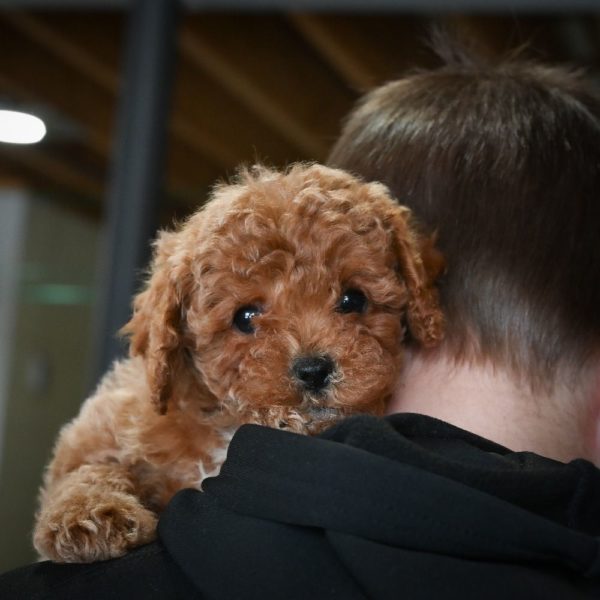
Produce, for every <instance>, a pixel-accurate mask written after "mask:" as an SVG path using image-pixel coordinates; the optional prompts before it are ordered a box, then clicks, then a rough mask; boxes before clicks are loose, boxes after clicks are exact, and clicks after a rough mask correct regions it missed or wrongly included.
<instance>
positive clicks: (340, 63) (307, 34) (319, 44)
mask: <svg viewBox="0 0 600 600" xmlns="http://www.w3.org/2000/svg"><path fill="white" fill-rule="evenodd" d="M289 18H290V21H291V22H292V23H293V24H294V26H295V27H296V29H297V30H298V31H299V32H300V33H301V34H302V35H303V36H304V38H305V39H306V41H307V42H308V43H309V44H310V45H311V46H313V47H314V48H315V49H316V50H317V51H318V52H319V53H320V54H321V55H322V56H323V59H324V60H325V61H327V62H328V63H329V64H330V65H331V66H332V68H333V69H334V70H335V71H336V72H337V73H338V74H339V75H340V77H341V78H342V79H343V80H344V81H346V82H347V83H348V85H349V86H350V87H352V88H353V89H355V90H357V91H359V92H363V91H365V90H368V89H370V88H371V87H373V86H374V85H375V84H376V83H377V82H376V78H375V75H374V73H373V71H372V70H371V69H369V67H368V65H367V64H365V63H364V61H363V60H362V59H361V56H360V53H359V52H356V45H355V42H356V40H350V39H349V35H348V32H347V33H346V36H344V37H341V36H340V35H339V34H338V35H336V33H337V32H336V30H335V27H332V26H331V25H332V23H331V21H328V20H327V19H326V18H324V17H322V16H318V15H314V14H300V13H297V14H292V15H290V17H289Z"/></svg>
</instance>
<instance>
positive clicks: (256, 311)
mask: <svg viewBox="0 0 600 600" xmlns="http://www.w3.org/2000/svg"><path fill="white" fill-rule="evenodd" d="M261 312H262V311H261V309H260V308H259V307H258V306H255V305H254V304H249V305H248V306H242V307H241V308H238V309H237V310H236V312H235V314H234V315H233V324H234V326H235V327H236V329H238V330H239V331H241V332H242V333H254V325H252V319H253V318H254V317H255V316H256V315H260V314H261Z"/></svg>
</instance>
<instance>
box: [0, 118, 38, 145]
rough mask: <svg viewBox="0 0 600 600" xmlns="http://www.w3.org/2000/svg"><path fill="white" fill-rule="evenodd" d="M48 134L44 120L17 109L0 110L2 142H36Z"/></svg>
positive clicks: (0, 138)
mask: <svg viewBox="0 0 600 600" xmlns="http://www.w3.org/2000/svg"><path fill="white" fill-rule="evenodd" d="M45 135H46V125H44V121H42V120H41V119H38V117H35V116H33V115H30V114H28V113H24V112H17V111H15V110H0V142H6V143H9V144H35V143H37V142H39V141H40V140H42V139H43V137H44V136H45Z"/></svg>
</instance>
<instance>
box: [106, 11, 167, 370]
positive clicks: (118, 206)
mask: <svg viewBox="0 0 600 600" xmlns="http://www.w3.org/2000/svg"><path fill="white" fill-rule="evenodd" d="M178 12H179V6H178V2H176V1H175V0H136V1H135V2H134V3H133V6H132V9H131V13H130V17H129V25H128V33H127V39H126V52H125V59H124V70H123V80H122V86H121V95H120V105H119V108H118V118H117V128H116V132H115V133H116V136H115V145H114V149H113V160H112V165H111V175H110V181H109V188H108V197H107V204H106V218H105V223H106V230H105V236H104V251H103V252H102V256H101V258H100V260H101V262H102V267H101V271H100V272H101V275H100V276H101V278H102V279H101V290H100V293H99V306H98V311H97V314H98V322H97V328H96V331H97V338H96V339H97V344H96V348H97V349H98V352H97V359H96V365H97V367H96V369H95V376H96V378H97V377H98V376H100V375H101V374H102V373H104V372H105V371H106V370H107V368H108V367H109V366H110V364H111V363H112V361H113V360H114V359H115V358H118V357H119V356H121V355H122V354H123V352H124V345H123V343H122V341H121V340H119V339H118V337H117V332H118V330H119V329H120V328H121V327H122V326H123V325H124V324H125V323H126V322H127V321H128V319H129V317H130V314H131V299H132V297H133V295H134V293H135V292H136V291H137V290H138V289H139V286H140V283H141V281H140V276H141V273H142V272H143V269H144V267H145V265H146V264H147V261H148V259H149V256H150V240H151V239H152V237H153V236H154V234H155V232H156V228H157V226H158V212H159V203H160V196H161V194H162V192H163V177H164V171H165V168H164V167H165V154H166V152H165V150H166V128H167V120H168V113H169V107H170V97H171V88H172V79H173V66H174V57H175V46H176V37H177V21H178V18H177V17H178Z"/></svg>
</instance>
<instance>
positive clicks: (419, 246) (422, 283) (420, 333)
mask: <svg viewBox="0 0 600 600" xmlns="http://www.w3.org/2000/svg"><path fill="white" fill-rule="evenodd" d="M390 222H391V224H392V228H393V235H394V243H395V246H396V254H397V258H398V265H399V268H400V275H401V276H402V278H403V279H404V282H405V284H406V287H407V289H408V293H409V300H408V307H407V313H406V317H407V323H408V328H409V330H410V333H411V335H412V337H413V338H414V339H415V340H417V341H418V342H419V343H420V344H422V345H423V346H425V347H432V346H436V345H437V344H438V343H439V342H441V340H442V338H443V336H444V316H443V313H442V311H441V309H440V305H439V301H438V292H437V289H436V288H435V281H436V279H437V278H438V276H439V275H440V274H441V273H442V272H443V270H444V268H445V261H444V258H443V256H442V254H441V253H440V252H439V251H438V250H436V248H435V245H434V244H435V236H431V237H425V236H420V235H419V234H418V233H416V232H415V229H414V228H413V226H412V224H411V213H410V210H409V209H408V208H406V207H403V206H395V207H394V209H393V210H392V211H391V213H390Z"/></svg>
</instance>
